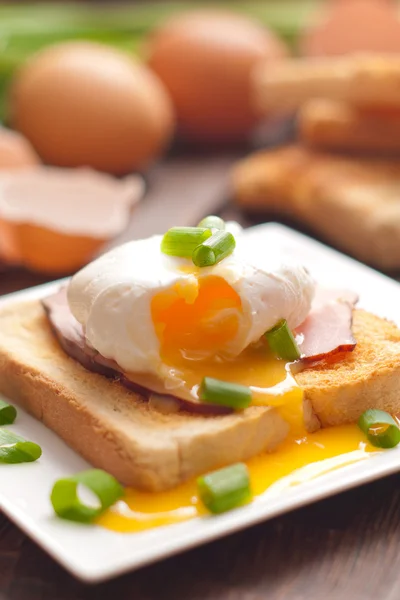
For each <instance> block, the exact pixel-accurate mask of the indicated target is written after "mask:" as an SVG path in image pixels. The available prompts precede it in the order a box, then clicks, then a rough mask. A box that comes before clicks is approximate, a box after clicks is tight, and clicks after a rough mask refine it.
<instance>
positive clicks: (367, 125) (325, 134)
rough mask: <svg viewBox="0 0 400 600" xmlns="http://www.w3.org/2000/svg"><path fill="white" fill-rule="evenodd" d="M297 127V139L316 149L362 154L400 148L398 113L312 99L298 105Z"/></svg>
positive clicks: (392, 150)
mask: <svg viewBox="0 0 400 600" xmlns="http://www.w3.org/2000/svg"><path fill="white" fill-rule="evenodd" d="M297 128H298V133H299V137H300V140H301V141H302V142H303V143H305V144H307V145H308V146H310V147H311V148H314V149H317V150H332V151H344V152H358V153H361V154H366V153H369V154H371V153H374V152H375V153H392V152H398V151H399V150H400V112H399V113H394V112H393V111H391V112H390V111H388V112H375V113H373V112H367V111H361V110H358V109H357V108H355V107H353V106H351V105H350V104H348V103H346V102H340V101H336V100H327V99H323V98H322V99H319V98H315V99H313V100H309V101H308V102H306V103H305V104H303V106H302V107H301V108H300V111H299V113H298V116H297Z"/></svg>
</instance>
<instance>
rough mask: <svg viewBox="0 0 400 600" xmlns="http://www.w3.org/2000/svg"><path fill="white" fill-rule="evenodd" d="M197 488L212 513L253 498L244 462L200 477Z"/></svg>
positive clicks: (234, 506) (233, 506)
mask: <svg viewBox="0 0 400 600" xmlns="http://www.w3.org/2000/svg"><path fill="white" fill-rule="evenodd" d="M197 489H198V491H199V496H200V498H201V500H202V502H203V504H204V505H205V506H206V508H208V510H209V511H210V512H212V513H223V512H225V511H227V510H231V509H232V508H236V507H237V506H240V505H241V504H244V503H245V502H246V501H248V500H250V499H251V489H250V477H249V472H248V469H247V467H246V465H245V464H243V463H237V464H235V465H231V466H230V467H226V468H225V469H219V470H218V471H213V472H212V473H208V474H207V475H203V476H202V477H199V478H198V479H197Z"/></svg>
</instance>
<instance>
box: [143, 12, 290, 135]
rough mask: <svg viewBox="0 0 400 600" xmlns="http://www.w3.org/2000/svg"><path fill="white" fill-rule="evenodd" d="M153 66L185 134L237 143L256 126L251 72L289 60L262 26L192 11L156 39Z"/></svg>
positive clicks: (152, 47) (151, 49) (151, 57)
mask: <svg viewBox="0 0 400 600" xmlns="http://www.w3.org/2000/svg"><path fill="white" fill-rule="evenodd" d="M148 52H149V57H148V63H149V65H150V66H151V68H152V69H153V70H154V71H155V72H156V73H157V75H158V76H159V77H160V79H161V80H162V81H163V82H164V84H165V86H166V87H167V89H168V90H169V92H170V94H171V96H172V99H173V101H174V104H175V108H176V111H177V117H178V123H179V128H180V131H181V133H182V134H183V135H184V137H186V138H187V139H189V140H192V141H196V142H231V141H233V142H235V141H239V140H243V139H244V138H246V136H247V134H248V133H249V131H250V130H251V128H252V126H253V125H254V123H255V120H256V118H255V115H254V114H253V111H252V108H251V102H250V73H251V71H252V68H253V67H254V65H255V64H256V63H257V62H258V61H260V60H265V59H267V60H268V59H270V60H275V59H279V58H282V57H284V56H286V54H287V50H286V47H285V46H284V44H283V43H282V42H281V41H280V40H279V39H278V38H277V37H276V36H275V35H274V34H273V33H271V32H270V31H268V30H266V29H264V28H262V27H261V26H260V25H258V24H257V23H255V22H253V21H251V20H249V19H247V18H245V17H242V16H239V15H236V14H231V13H228V12H222V11H216V10H215V11H213V10H208V11H201V12H198V11H197V12H190V13H187V14H185V15H181V16H178V17H175V18H173V19H171V20H170V21H169V22H167V23H166V24H165V25H164V26H163V27H161V28H160V29H159V30H158V31H157V32H156V33H155V34H154V36H153V38H152V39H151V41H150V44H149V47H148Z"/></svg>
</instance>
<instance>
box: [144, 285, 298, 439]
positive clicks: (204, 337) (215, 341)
mask: <svg viewBox="0 0 400 600" xmlns="http://www.w3.org/2000/svg"><path fill="white" fill-rule="evenodd" d="M191 275H193V277H190V278H189V279H187V280H185V281H184V282H179V283H178V284H176V285H175V286H174V287H173V288H171V289H168V290H166V291H163V292H161V293H159V294H157V295H156V296H155V297H154V298H153V301H152V307H151V310H152V319H153V323H154V327H155V330H156V333H157V335H158V337H159V340H160V348H161V349H160V353H161V357H162V359H163V362H164V364H165V365H166V366H169V367H170V368H171V370H173V371H174V373H179V380H180V381H181V382H182V383H183V386H184V388H185V389H186V390H187V391H188V392H189V393H190V392H192V391H193V390H195V389H197V386H199V385H200V383H201V381H202V379H203V377H204V376H207V377H213V378H215V379H219V380H221V381H227V382H231V383H240V384H242V385H245V386H248V387H251V388H252V397H253V398H252V403H253V404H257V405H261V406H278V407H280V411H281V413H282V416H283V417H284V418H285V419H286V420H288V421H289V422H291V424H292V425H293V427H296V429H297V430H298V431H299V430H300V428H301V424H302V392H301V390H300V389H299V388H298V386H297V384H296V382H295V380H294V378H293V377H292V376H291V374H290V371H289V370H288V368H287V365H286V364H285V362H284V361H281V360H278V359H276V358H275V357H274V356H272V354H271V353H270V351H269V349H268V345H267V342H266V340H261V341H260V343H259V344H258V345H257V346H250V347H248V348H247V349H246V350H244V351H243V352H242V353H241V354H240V355H239V356H237V357H234V358H226V357H225V358H221V357H218V349H221V348H223V347H224V346H225V345H226V344H227V343H228V342H229V341H231V340H232V339H233V338H234V337H235V335H236V334H237V331H238V328H239V317H240V316H241V314H242V303H241V300H240V297H239V295H238V294H237V293H236V291H235V290H234V289H233V288H232V287H231V286H230V285H229V284H228V283H227V282H226V281H225V280H224V279H222V278H221V277H215V276H208V277H202V278H198V277H197V273H191ZM216 354H217V357H216V356H215V355H216Z"/></svg>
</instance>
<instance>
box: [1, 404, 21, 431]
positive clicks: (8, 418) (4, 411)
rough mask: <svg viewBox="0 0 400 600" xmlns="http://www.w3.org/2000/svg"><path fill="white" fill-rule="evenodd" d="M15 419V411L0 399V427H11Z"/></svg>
mask: <svg viewBox="0 0 400 600" xmlns="http://www.w3.org/2000/svg"><path fill="white" fill-rule="evenodd" d="M16 418H17V409H16V408H15V407H14V406H11V404H8V402H5V401H4V400H1V399H0V425H11V423H14V421H15V419H16Z"/></svg>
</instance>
